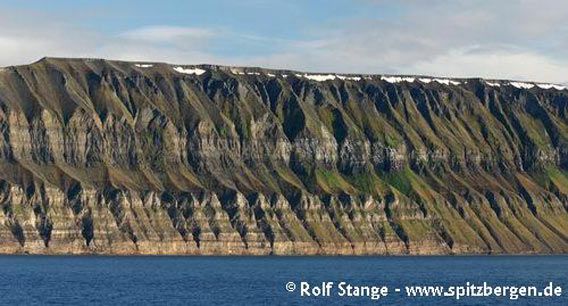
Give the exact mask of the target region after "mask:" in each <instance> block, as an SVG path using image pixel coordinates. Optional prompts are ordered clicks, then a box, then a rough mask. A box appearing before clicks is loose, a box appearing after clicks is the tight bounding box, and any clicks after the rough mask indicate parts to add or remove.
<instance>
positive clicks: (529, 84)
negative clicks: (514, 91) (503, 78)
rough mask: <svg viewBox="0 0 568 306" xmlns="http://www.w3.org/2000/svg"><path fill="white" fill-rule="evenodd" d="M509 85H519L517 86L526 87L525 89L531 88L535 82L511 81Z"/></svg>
mask: <svg viewBox="0 0 568 306" xmlns="http://www.w3.org/2000/svg"><path fill="white" fill-rule="evenodd" d="M509 85H511V86H514V87H517V88H524V89H531V88H533V87H534V84H531V83H524V82H510V83H509Z"/></svg>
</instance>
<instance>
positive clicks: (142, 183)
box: [0, 59, 568, 255]
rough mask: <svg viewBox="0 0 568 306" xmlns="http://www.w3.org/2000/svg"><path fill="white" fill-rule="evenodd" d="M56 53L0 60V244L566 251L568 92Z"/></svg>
mask: <svg viewBox="0 0 568 306" xmlns="http://www.w3.org/2000/svg"><path fill="white" fill-rule="evenodd" d="M519 84H521V83H519V82H511V81H491V82H488V81H484V80H481V79H459V80H457V79H454V80H451V79H436V78H426V77H404V78H402V77H400V78H399V77H384V76H383V77H381V76H355V75H328V74H322V75H316V74H303V73H294V72H290V71H274V70H264V69H257V68H231V67H218V66H206V65H203V66H178V65H167V64H158V63H144V64H142V63H138V64H137V63H127V62H114V61H105V60H89V59H44V60H42V61H40V62H37V63H35V64H32V65H28V66H19V67H8V68H4V69H2V70H0V187H1V188H0V253H23V252H28V253H41V254H68V253H72V254H79V253H81V254H82V253H97V254H297V255H302V254H345V255H347V254H462V253H567V252H568V170H567V167H568V120H567V115H568V91H567V90H565V89H564V88H561V87H558V86H556V87H555V86H552V85H551V86H548V85H546V84H545V85H543V84H532V83H522V84H521V85H522V86H521V85H519Z"/></svg>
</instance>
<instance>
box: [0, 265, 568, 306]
mask: <svg viewBox="0 0 568 306" xmlns="http://www.w3.org/2000/svg"><path fill="white" fill-rule="evenodd" d="M290 281H292V282H294V283H295V284H297V287H296V290H295V291H294V292H288V291H286V289H285V286H286V284H287V283H288V282H290ZM301 281H306V282H309V283H310V285H312V286H313V285H316V284H319V283H321V282H327V281H333V282H335V284H334V285H335V286H336V285H337V283H338V282H340V281H345V282H348V283H351V284H354V285H367V286H373V285H374V286H383V285H386V286H387V287H388V288H389V290H390V291H389V293H388V295H387V296H386V297H381V298H380V299H379V300H372V299H370V298H369V297H339V296H337V295H335V294H334V293H337V292H332V296H330V297H301V296H300V293H299V291H300V289H299V286H300V282H301ZM468 281H469V282H471V283H477V284H482V283H483V282H487V283H489V284H491V285H501V286H505V285H509V286H523V285H524V286H538V287H542V288H544V287H545V286H546V285H547V284H548V283H549V282H553V284H554V286H560V287H562V296H561V297H540V298H538V297H537V298H523V297H519V299H517V300H513V301H511V300H509V299H508V297H500V298H496V297H492V298H484V297H464V298H462V299H460V300H459V304H461V305H498V304H503V303H505V304H512V305H535V304H536V305H538V304H540V305H568V256H542V257H525V256H519V257H323V258H322V257H41V256H0V301H1V303H2V304H3V305H13V304H70V305H79V304H121V305H127V304H129V305H135V304H136V305H143V304H161V305H164V304H166V305H182V304H183V305H195V304H198V305H200V304H201V305H202V304H215V305H235V304H237V305H238V304H246V305H254V304H275V305H281V304H296V305H300V304H332V305H333V304H341V305H344V304H383V305H385V304H386V305H393V304H411V305H412V304H414V305H424V304H437V305H453V304H456V300H455V298H451V297H444V298H432V297H422V298H418V297H415V298H411V297H407V296H406V295H405V293H404V291H405V290H404V286H410V285H443V286H451V285H453V286H458V285H465V283H466V282H468ZM394 288H403V289H402V292H399V293H396V292H394V291H393V290H394Z"/></svg>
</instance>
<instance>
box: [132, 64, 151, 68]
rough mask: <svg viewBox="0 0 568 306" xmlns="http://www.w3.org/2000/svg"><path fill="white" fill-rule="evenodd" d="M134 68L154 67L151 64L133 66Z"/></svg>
mask: <svg viewBox="0 0 568 306" xmlns="http://www.w3.org/2000/svg"><path fill="white" fill-rule="evenodd" d="M134 66H136V67H138V68H152V67H154V65H151V64H134Z"/></svg>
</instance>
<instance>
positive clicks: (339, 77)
mask: <svg viewBox="0 0 568 306" xmlns="http://www.w3.org/2000/svg"><path fill="white" fill-rule="evenodd" d="M336 77H337V78H338V79H340V80H343V81H345V80H348V81H360V80H361V77H358V76H348V75H336Z"/></svg>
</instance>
